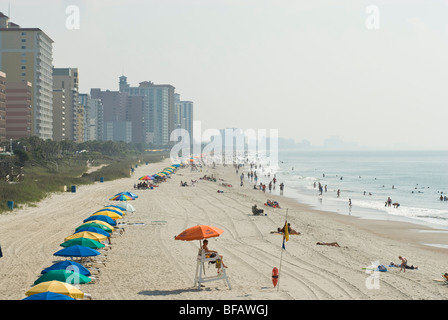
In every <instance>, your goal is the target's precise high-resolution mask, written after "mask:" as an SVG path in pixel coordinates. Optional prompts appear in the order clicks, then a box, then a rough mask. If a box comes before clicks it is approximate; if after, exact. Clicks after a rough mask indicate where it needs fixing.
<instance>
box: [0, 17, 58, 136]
mask: <svg viewBox="0 0 448 320" xmlns="http://www.w3.org/2000/svg"><path fill="white" fill-rule="evenodd" d="M52 52H53V40H52V39H51V38H50V37H49V36H48V35H47V34H45V32H43V31H42V30H41V29H39V28H21V27H20V26H19V25H17V24H15V23H12V22H10V21H9V17H7V16H5V15H4V14H3V13H0V70H2V71H3V72H5V73H6V75H7V77H8V81H10V82H30V83H31V84H32V87H31V88H32V96H31V98H32V100H31V106H32V110H31V112H32V120H33V121H32V134H33V135H36V136H38V137H40V138H42V139H52V138H53V56H52V54H53V53H52Z"/></svg>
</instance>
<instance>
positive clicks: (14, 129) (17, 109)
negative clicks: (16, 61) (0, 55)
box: [6, 80, 33, 140]
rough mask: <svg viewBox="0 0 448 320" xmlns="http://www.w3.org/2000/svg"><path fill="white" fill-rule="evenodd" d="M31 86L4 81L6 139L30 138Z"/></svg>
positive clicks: (25, 83)
mask: <svg viewBox="0 0 448 320" xmlns="http://www.w3.org/2000/svg"><path fill="white" fill-rule="evenodd" d="M32 96H33V85H32V84H31V82H29V81H21V82H10V81H8V80H7V81H6V139H7V140H9V139H13V140H15V139H20V138H28V137H31V135H32V132H31V126H32V122H33V119H32V104H31V103H32V102H31V101H32Z"/></svg>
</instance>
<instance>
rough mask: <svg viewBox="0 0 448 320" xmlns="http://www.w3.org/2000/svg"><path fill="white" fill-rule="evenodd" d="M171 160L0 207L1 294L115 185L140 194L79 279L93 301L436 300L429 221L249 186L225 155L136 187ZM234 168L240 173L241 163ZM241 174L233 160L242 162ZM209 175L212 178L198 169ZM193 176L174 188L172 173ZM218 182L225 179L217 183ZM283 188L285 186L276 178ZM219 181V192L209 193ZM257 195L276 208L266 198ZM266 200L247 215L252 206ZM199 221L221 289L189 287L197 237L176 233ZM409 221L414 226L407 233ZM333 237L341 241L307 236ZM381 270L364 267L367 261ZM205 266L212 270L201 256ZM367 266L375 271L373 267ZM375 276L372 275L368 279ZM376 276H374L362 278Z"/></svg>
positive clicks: (32, 270)
mask: <svg viewBox="0 0 448 320" xmlns="http://www.w3.org/2000/svg"><path fill="white" fill-rule="evenodd" d="M168 165H171V161H170V160H169V159H166V160H165V161H164V162H161V163H152V164H149V165H142V166H139V167H138V168H136V169H135V172H134V173H133V175H132V176H131V177H129V178H124V179H120V180H116V181H105V182H104V183H100V182H97V183H95V184H93V185H87V186H78V187H77V190H76V192H75V193H71V192H60V193H55V194H53V195H51V196H50V197H48V198H47V199H45V200H43V201H41V202H40V203H38V204H36V205H35V206H28V207H26V208H23V209H15V210H14V211H12V212H8V213H4V214H1V215H0V244H1V248H2V251H3V257H2V258H0V299H1V300H20V299H23V298H25V297H26V296H25V292H26V291H27V290H29V289H30V288H31V287H32V286H33V282H34V281H35V280H36V279H37V278H38V277H39V275H40V272H41V271H42V269H44V268H46V267H49V266H51V265H52V264H53V262H54V261H59V260H61V259H60V258H57V257H55V256H53V253H54V252H56V251H58V250H60V249H61V247H60V246H59V244H60V243H62V242H63V241H64V238H65V237H67V236H69V235H71V234H72V233H73V232H74V229H75V228H76V227H78V226H79V225H81V224H82V221H83V220H84V219H86V218H87V217H89V216H90V215H91V214H92V213H94V212H95V211H96V210H99V209H100V208H102V207H103V206H104V205H107V204H113V202H112V201H109V200H108V199H109V198H110V197H111V196H113V195H114V194H116V193H118V192H121V191H132V192H134V193H136V194H137V195H138V196H139V198H138V199H136V200H135V201H132V202H131V204H132V205H133V206H134V207H135V208H136V211H135V212H133V213H129V214H127V215H126V216H125V218H124V219H123V220H122V222H123V223H124V227H125V230H126V231H125V232H124V233H123V234H122V235H118V236H116V237H114V238H113V239H112V250H109V251H108V255H107V257H106V259H105V261H106V263H105V266H103V267H101V268H100V269H101V272H100V274H99V275H98V278H99V281H98V282H96V283H94V284H84V285H81V286H80V289H81V290H82V291H83V292H84V293H88V294H90V295H91V296H92V299H93V300H112V299H115V300H204V299H205V300H296V299H301V300H302V299H304V300H308V299H311V300H340V299H344V300H375V299H386V300H408V299H409V300H413V299H418V300H420V299H434V300H436V299H437V300H438V299H446V297H447V293H448V287H447V286H446V285H445V284H443V283H439V282H435V281H434V280H433V279H442V277H441V274H442V273H445V272H447V271H448V269H447V265H446V261H447V258H448V255H447V252H448V250H446V249H441V248H435V247H429V246H423V245H421V243H442V244H443V243H445V244H448V233H446V232H434V231H435V230H431V229H428V228H424V227H421V226H417V225H413V224H404V223H398V222H391V221H373V220H360V219H358V218H356V217H349V216H342V215H338V214H333V213H328V212H319V211H316V210H312V209H311V208H310V207H308V206H306V205H302V204H299V203H297V202H296V201H295V200H293V199H288V198H286V197H283V196H281V195H279V194H278V191H276V192H275V194H274V192H273V194H270V193H269V191H266V193H263V191H260V190H254V189H253V184H251V183H250V182H248V181H247V179H246V180H245V182H246V183H245V185H244V186H240V179H239V175H237V174H236V173H235V170H234V168H233V167H232V166H227V167H223V166H218V167H217V168H216V169H213V168H211V167H205V168H203V169H202V171H200V172H199V171H193V172H191V171H190V169H189V168H185V169H179V170H178V171H177V173H176V174H175V175H173V176H172V178H171V179H168V181H167V182H165V183H161V184H160V186H159V187H158V188H154V190H134V189H133V185H134V184H135V183H137V182H138V180H137V179H138V178H139V177H140V176H143V175H146V174H154V173H157V172H158V171H160V170H161V169H163V168H165V167H167V166H168ZM246 171H247V168H246V170H244V169H243V172H246ZM240 174H241V171H240ZM204 175H208V176H211V175H213V176H214V177H215V178H216V179H217V181H216V182H212V181H206V180H200V178H201V177H203V176H204ZM191 180H197V181H198V182H197V183H195V185H194V186H189V187H180V181H187V182H188V184H189V185H191ZM222 183H226V184H231V185H232V187H225V186H223V185H222ZM286 187H287V186H286ZM218 190H222V191H224V192H223V193H218V192H217V191H218ZM267 199H271V200H277V201H278V202H279V203H280V206H281V208H275V209H274V208H268V207H266V206H264V205H263V204H264V203H265V202H266V200H267ZM254 204H257V205H258V207H259V208H262V209H264V210H265V213H267V215H266V216H254V215H252V212H251V207H252V205H254ZM287 210H288V222H290V223H291V226H292V228H293V229H295V230H297V231H299V232H300V233H301V234H300V235H291V236H290V239H289V241H288V242H287V243H286V250H284V251H283V255H282V266H281V277H280V283H279V286H280V287H279V290H277V288H274V287H273V285H272V281H271V273H272V269H273V267H279V264H280V257H281V253H282V249H281V247H282V236H281V235H278V234H273V233H271V231H274V230H276V229H277V228H278V227H281V226H283V224H284V222H285V215H286V211H287ZM197 224H206V225H213V226H216V227H219V228H221V229H223V230H224V233H223V234H222V235H221V236H220V237H218V238H211V239H210V240H209V248H210V249H213V250H217V251H218V252H219V253H220V254H222V255H223V257H224V261H225V263H226V264H227V265H228V269H227V270H226V271H227V275H228V276H229V279H230V283H231V286H232V288H231V290H230V289H229V288H228V287H227V286H226V285H225V283H224V282H223V281H214V282H209V283H206V284H205V287H204V288H202V290H197V288H196V286H194V283H193V280H194V276H195V269H196V255H197V252H198V248H199V241H191V242H185V241H176V240H174V237H175V236H176V235H178V234H179V233H181V232H182V231H183V230H185V229H186V228H188V227H191V226H194V225H197ZM416 230H421V231H420V232H417V231H416ZM333 241H336V242H338V243H339V245H340V246H341V247H330V246H320V245H316V243H317V242H333ZM399 255H402V256H404V257H406V258H407V259H408V261H409V265H414V266H418V270H406V272H405V273H403V272H400V270H399V268H389V267H388V266H389V263H390V262H391V261H393V262H395V263H399V260H398V256H399ZM375 261H378V262H379V264H382V265H385V266H386V267H387V269H388V271H387V272H376V273H373V272H372V271H369V270H364V269H363V268H366V267H369V266H370V265H371V264H372V263H373V262H375ZM206 273H207V275H213V274H216V269H215V267H214V266H210V267H208V266H206ZM374 277H377V278H374ZM374 279H376V280H375V281H376V282H374ZM369 284H376V286H373V287H372V285H369Z"/></svg>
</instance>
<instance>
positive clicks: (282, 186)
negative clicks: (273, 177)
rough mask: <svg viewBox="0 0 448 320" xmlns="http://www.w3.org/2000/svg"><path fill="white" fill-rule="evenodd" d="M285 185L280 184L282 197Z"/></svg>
mask: <svg viewBox="0 0 448 320" xmlns="http://www.w3.org/2000/svg"><path fill="white" fill-rule="evenodd" d="M284 186H285V185H284V184H283V182H282V183H280V194H281V195H283V188H284Z"/></svg>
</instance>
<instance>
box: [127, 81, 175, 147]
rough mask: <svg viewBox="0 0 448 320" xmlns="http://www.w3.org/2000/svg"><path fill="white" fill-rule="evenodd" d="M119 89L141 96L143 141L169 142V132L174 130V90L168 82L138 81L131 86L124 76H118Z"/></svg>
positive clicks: (131, 94)
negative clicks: (136, 85) (137, 83)
mask: <svg viewBox="0 0 448 320" xmlns="http://www.w3.org/2000/svg"><path fill="white" fill-rule="evenodd" d="M119 85H120V90H121V91H122V92H125V93H127V94H129V95H130V96H143V97H145V99H144V103H145V105H144V108H143V115H142V119H143V121H144V128H145V133H146V135H145V138H146V139H145V140H146V141H145V142H146V143H151V144H154V145H157V146H167V145H169V144H170V139H169V138H170V134H171V131H173V130H174V90H175V88H174V87H173V86H172V85H169V84H154V83H153V82H151V81H143V82H140V84H139V86H138V87H131V86H130V85H129V84H128V83H127V81H126V77H125V76H122V77H120V83H119Z"/></svg>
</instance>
